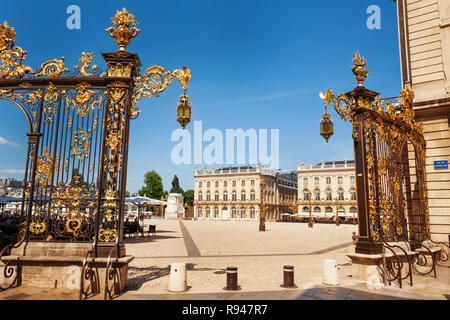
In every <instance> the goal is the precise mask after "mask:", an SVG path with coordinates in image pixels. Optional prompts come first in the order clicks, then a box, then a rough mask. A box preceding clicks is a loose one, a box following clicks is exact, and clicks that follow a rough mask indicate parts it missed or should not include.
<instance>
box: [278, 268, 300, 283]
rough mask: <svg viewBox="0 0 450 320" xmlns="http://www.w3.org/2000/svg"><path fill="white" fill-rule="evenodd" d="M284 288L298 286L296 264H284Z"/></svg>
mask: <svg viewBox="0 0 450 320" xmlns="http://www.w3.org/2000/svg"><path fill="white" fill-rule="evenodd" d="M281 287H282V288H296V287H297V286H296V285H295V284H294V266H283V284H282V285H281Z"/></svg>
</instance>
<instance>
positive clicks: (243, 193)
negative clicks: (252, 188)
mask: <svg viewBox="0 0 450 320" xmlns="http://www.w3.org/2000/svg"><path fill="white" fill-rule="evenodd" d="M241 201H245V191H241Z"/></svg>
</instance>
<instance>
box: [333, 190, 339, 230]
mask: <svg viewBox="0 0 450 320" xmlns="http://www.w3.org/2000/svg"><path fill="white" fill-rule="evenodd" d="M334 200H335V201H336V226H339V214H338V205H339V204H338V197H335V198H334Z"/></svg>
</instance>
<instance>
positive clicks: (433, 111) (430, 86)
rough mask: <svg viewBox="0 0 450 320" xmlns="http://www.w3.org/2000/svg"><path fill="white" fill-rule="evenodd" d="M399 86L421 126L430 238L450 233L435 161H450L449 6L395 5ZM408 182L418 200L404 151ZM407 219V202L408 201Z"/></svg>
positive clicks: (447, 181)
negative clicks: (407, 91)
mask: <svg viewBox="0 0 450 320" xmlns="http://www.w3.org/2000/svg"><path fill="white" fill-rule="evenodd" d="M397 12H398V30H399V47H400V59H401V74H402V85H403V87H405V86H406V85H408V86H410V87H411V88H412V89H413V90H414V93H415V98H414V100H413V109H414V110H415V116H416V119H417V120H419V121H423V128H424V137H425V140H426V144H427V145H426V177H427V189H428V206H429V216H430V230H431V237H432V239H433V240H435V241H448V234H450V170H449V168H448V166H447V168H445V165H444V166H443V168H438V167H435V165H434V162H435V161H443V162H444V163H445V161H447V162H449V161H450V1H448V0H397ZM408 159H409V167H410V172H411V174H412V177H411V180H410V182H409V183H407V184H406V185H405V187H406V190H407V197H408V200H412V201H417V199H418V198H419V195H418V192H417V190H418V189H417V187H416V182H417V181H416V178H415V176H414V175H415V162H414V152H413V149H412V147H411V146H409V147H408ZM407 203H408V215H410V214H414V213H412V212H410V211H411V201H408V202H407Z"/></svg>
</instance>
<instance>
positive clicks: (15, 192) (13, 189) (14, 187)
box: [0, 178, 23, 198]
mask: <svg viewBox="0 0 450 320" xmlns="http://www.w3.org/2000/svg"><path fill="white" fill-rule="evenodd" d="M22 192H23V181H18V180H16V179H14V178H5V179H0V196H4V195H7V196H9V197H17V198H20V197H22Z"/></svg>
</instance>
